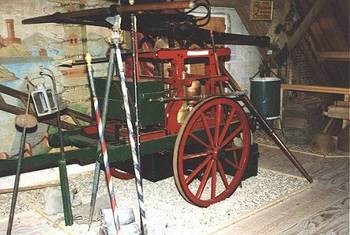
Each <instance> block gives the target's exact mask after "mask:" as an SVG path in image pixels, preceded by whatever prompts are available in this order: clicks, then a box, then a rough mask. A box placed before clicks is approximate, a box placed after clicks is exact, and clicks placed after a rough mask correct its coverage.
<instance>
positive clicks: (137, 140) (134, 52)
mask: <svg viewBox="0 0 350 235" xmlns="http://www.w3.org/2000/svg"><path fill="white" fill-rule="evenodd" d="M131 42H132V43H131V45H132V63H133V67H132V68H133V69H132V75H133V76H132V79H133V85H134V107H135V145H136V156H137V160H138V161H137V162H136V163H135V162H134V171H135V183H136V189H137V193H138V199H139V200H138V202H139V212H140V213H139V215H140V227H141V234H146V229H145V227H146V212H145V209H144V207H143V204H144V199H143V184H142V170H141V159H140V156H141V154H140V127H139V108H138V107H139V101H138V95H139V92H138V84H137V83H138V80H139V75H140V71H139V55H138V37H137V18H136V16H135V14H131ZM137 163H138V164H137ZM137 165H138V167H139V169H137ZM137 171H138V174H137ZM137 176H138V177H137Z"/></svg>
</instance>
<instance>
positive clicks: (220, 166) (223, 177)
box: [217, 161, 228, 189]
mask: <svg viewBox="0 0 350 235" xmlns="http://www.w3.org/2000/svg"><path fill="white" fill-rule="evenodd" d="M217 164H218V170H219V174H220V177H221V180H222V182H223V183H224V185H225V188H226V189H227V188H228V182H227V178H226V175H225V171H224V168H223V167H222V164H221V162H220V161H217Z"/></svg>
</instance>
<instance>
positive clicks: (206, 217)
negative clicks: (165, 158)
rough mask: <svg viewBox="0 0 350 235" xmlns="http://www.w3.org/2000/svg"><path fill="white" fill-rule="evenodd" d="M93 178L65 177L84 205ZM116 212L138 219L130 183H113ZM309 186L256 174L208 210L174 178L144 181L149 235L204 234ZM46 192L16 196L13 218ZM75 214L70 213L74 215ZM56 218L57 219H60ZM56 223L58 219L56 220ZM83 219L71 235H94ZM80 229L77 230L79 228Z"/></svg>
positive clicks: (0, 199) (6, 198) (2, 209)
mask: <svg viewBox="0 0 350 235" xmlns="http://www.w3.org/2000/svg"><path fill="white" fill-rule="evenodd" d="M91 180H92V172H88V173H84V174H80V175H77V176H75V177H70V186H71V189H73V188H75V189H76V190H77V192H78V193H77V197H78V198H79V200H80V201H82V203H83V204H88V203H89V201H90V193H91ZM114 182H115V186H116V189H117V190H116V193H117V203H118V205H119V207H132V208H134V212H135V217H136V218H138V216H137V214H138V210H137V208H138V207H137V199H136V190H135V181H134V180H114ZM308 185H309V184H308V182H307V181H306V180H303V179H301V178H298V177H292V176H288V175H283V174H279V173H276V172H273V171H270V170H267V169H261V168H260V169H259V173H258V176H257V177H251V178H249V179H247V180H245V181H244V182H243V187H242V188H238V189H237V190H236V192H235V193H234V194H233V195H232V196H231V197H230V198H228V199H226V200H224V201H222V202H220V203H217V204H214V205H212V206H210V207H209V208H199V207H196V206H193V205H191V204H189V203H188V202H186V201H185V200H184V199H183V198H182V197H181V196H180V194H179V192H178V191H177V189H176V186H175V183H174V180H173V178H168V179H165V180H162V181H159V182H156V183H153V182H150V181H147V180H144V198H145V206H146V217H147V228H148V231H149V234H152V235H153V234H156V235H158V234H159V235H160V234H167V235H171V234H205V233H206V232H208V231H211V230H213V229H215V227H218V226H220V225H223V224H225V223H227V222H229V221H233V220H235V219H237V217H239V216H242V215H243V214H245V213H248V212H251V211H253V210H255V209H258V208H260V207H262V206H263V205H266V204H268V203H270V202H272V201H274V200H276V199H278V198H281V197H284V196H286V195H288V194H290V193H292V192H295V191H298V190H300V189H302V188H305V187H306V186H308ZM45 191H46V190H45V189H41V190H33V191H30V192H20V193H19V198H18V202H17V208H16V213H20V212H23V211H27V210H30V209H32V208H35V207H37V208H40V209H43V207H44V194H45ZM105 194H106V190H105V184H104V179H103V177H102V175H101V187H100V191H99V196H102V195H105ZM10 199H11V194H3V195H0V216H1V217H4V216H6V217H7V213H8V212H7V211H8V208H9V205H10ZM73 213H74V211H73ZM60 217H61V218H60ZM56 218H59V220H60V219H62V215H61V214H59V215H58V216H56ZM86 218H87V215H82V216H79V217H77V218H76V219H77V220H76V225H75V226H72V227H70V230H71V231H73V232H74V233H76V234H96V233H97V231H98V227H99V224H100V222H99V221H96V222H94V224H93V226H92V229H91V230H90V232H89V233H87V225H86V224H84V223H86V221H87V220H86ZM79 224H80V225H79Z"/></svg>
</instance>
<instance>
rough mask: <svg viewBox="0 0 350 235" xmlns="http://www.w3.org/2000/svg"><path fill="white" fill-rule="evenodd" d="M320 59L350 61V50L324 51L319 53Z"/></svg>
mask: <svg viewBox="0 0 350 235" xmlns="http://www.w3.org/2000/svg"><path fill="white" fill-rule="evenodd" d="M318 59H319V60H320V61H350V52H349V51H323V52H319V53H318Z"/></svg>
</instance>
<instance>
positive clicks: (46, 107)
mask: <svg viewBox="0 0 350 235" xmlns="http://www.w3.org/2000/svg"><path fill="white" fill-rule="evenodd" d="M31 95H32V98H33V103H34V107H35V111H36V113H37V116H38V117H41V116H46V115H50V114H53V113H56V112H57V111H58V108H57V100H56V94H55V93H54V92H53V91H52V89H51V88H46V87H45V86H44V85H43V84H40V85H37V86H35V89H34V91H32V92H31Z"/></svg>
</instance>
